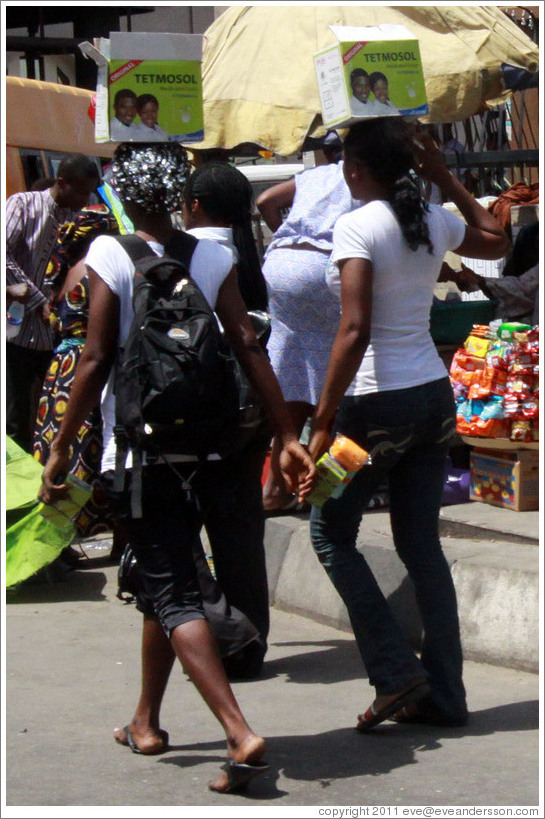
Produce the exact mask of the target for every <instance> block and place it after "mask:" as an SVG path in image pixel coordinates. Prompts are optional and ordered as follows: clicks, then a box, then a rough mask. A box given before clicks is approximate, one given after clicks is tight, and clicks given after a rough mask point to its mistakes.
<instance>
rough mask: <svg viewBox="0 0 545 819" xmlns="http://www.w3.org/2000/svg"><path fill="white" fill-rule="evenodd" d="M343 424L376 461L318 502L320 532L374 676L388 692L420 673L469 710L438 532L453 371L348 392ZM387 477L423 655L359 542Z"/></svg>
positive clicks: (315, 522) (441, 698)
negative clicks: (404, 385) (399, 386)
mask: <svg viewBox="0 0 545 819" xmlns="http://www.w3.org/2000/svg"><path fill="white" fill-rule="evenodd" d="M334 431H335V432H341V433H343V434H345V435H347V436H348V437H349V438H352V439H353V440H354V441H356V442H357V443H358V444H360V445H361V446H363V447H364V448H365V449H366V450H367V451H368V452H370V453H371V456H372V465H371V466H366V467H364V468H363V469H362V470H361V471H360V472H359V473H357V475H356V476H355V477H354V479H353V480H352V482H351V483H350V484H349V485H348V487H347V488H346V489H345V491H344V493H343V494H342V495H341V497H340V498H338V499H331V500H329V501H327V502H326V503H325V504H324V506H323V507H322V508H321V509H320V508H317V507H313V509H312V514H311V537H312V543H313V546H314V550H315V551H316V554H317V555H318V558H319V559H320V562H321V563H322V565H323V566H324V569H325V570H326V571H327V573H328V575H329V577H330V579H331V581H332V582H333V584H334V586H335V588H336V589H337V591H338V592H339V594H340V596H341V597H342V599H343V601H344V603H345V605H346V607H347V609H348V614H349V617H350V622H351V624H352V628H353V630H354V635H355V638H356V641H357V644H358V648H359V651H360V654H361V658H362V660H363V663H364V665H365V668H366V670H367V673H368V676H369V682H370V683H371V685H372V686H374V687H375V688H376V689H377V692H378V693H379V694H393V693H396V692H397V691H400V690H402V689H403V688H405V687H406V686H407V684H408V683H409V682H411V681H412V680H413V679H414V678H416V677H422V676H425V677H428V681H429V683H430V686H431V694H430V698H431V700H432V703H433V705H434V706H435V707H436V708H438V709H439V710H440V711H441V712H442V713H443V714H444V715H445V716H449V717H455V718H458V717H463V716H465V715H466V714H467V708H466V699H465V690H464V685H463V682H462V648H461V642H460V629H459V622H458V610H457V603H456V593H455V590H454V584H453V581H452V577H451V573H450V569H449V566H448V563H447V561H446V559H445V556H444V554H443V551H442V548H441V543H440V540H439V511H440V507H441V498H442V494H443V486H444V476H445V459H446V455H447V452H448V449H449V446H450V443H451V440H452V436H453V434H454V431H455V410H454V400H453V396H452V389H451V387H450V383H449V379H448V378H444V379H440V380H438V381H433V382H430V383H428V384H423V385H421V386H418V387H412V388H410V389H404V390H391V391H387V392H381V393H374V394H372V395H364V396H354V397H352V396H347V397H345V398H344V399H343V401H342V402H341V405H340V408H339V411H338V413H337V417H336V419H335V426H334ZM384 481H387V483H388V487H389V495H390V520H391V526H392V534H393V538H394V543H395V547H396V550H397V553H398V555H399V557H400V558H401V560H402V561H403V563H404V564H405V566H406V568H407V572H408V574H409V577H410V578H411V580H412V581H413V584H414V588H415V593H416V599H417V603H418V607H419V610H420V615H421V618H422V623H423V627H424V637H423V645H422V652H421V659H420V660H419V659H418V657H417V656H416V654H415V653H414V651H413V650H412V648H411V646H410V644H409V642H408V640H407V638H406V636H405V634H404V633H403V631H402V630H401V628H400V626H399V624H398V623H397V622H396V620H395V619H394V617H393V615H392V613H391V610H390V608H389V606H388V603H387V601H386V599H385V597H384V595H383V594H382V591H381V590H380V588H379V586H378V584H377V582H376V580H375V577H374V576H373V574H372V572H371V569H370V568H369V565H368V564H367V561H366V560H365V558H364V556H363V555H362V554H361V552H359V551H358V550H357V548H356V539H357V536H358V530H359V526H360V523H361V519H362V515H363V512H364V510H365V508H366V506H367V504H368V502H369V500H370V498H371V496H372V494H373V492H374V491H375V489H376V487H377V486H378V485H379V484H381V483H383V482H384Z"/></svg>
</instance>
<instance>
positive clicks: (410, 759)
mask: <svg viewBox="0 0 545 819" xmlns="http://www.w3.org/2000/svg"><path fill="white" fill-rule="evenodd" d="M94 554H95V555H98V557H93V558H92V562H91V561H90V562H89V564H88V566H87V568H85V569H83V570H77V571H75V572H71V573H69V574H68V575H67V576H66V579H65V580H64V581H63V582H57V583H55V584H53V585H47V584H26V585H24V586H23V587H21V588H20V589H19V591H18V592H17V593H15V594H10V595H9V596H8V600H9V601H8V604H7V606H6V625H7V627H6V632H7V647H6V648H7V667H6V697H7V709H6V725H5V733H6V752H7V753H6V771H7V775H6V792H5V801H6V803H7V807H6V809H5V811H4V809H3V810H2V816H4V815H5V816H6V817H7V816H10V815H16V814H14V813H11V812H10V808H12V809H13V810H14V811H15V810H16V806H19V807H20V806H30V807H29V811H28V813H27V814H26V815H28V816H38V815H44V807H43V806H45V809H47V806H55V810H54V812H53V813H52V815H54V816H74V817H76V816H77V817H80V816H84V815H90V816H94V815H102V816H108V817H110V816H111V817H116V819H117V817H124V816H127V817H133V816H137V815H145V816H150V815H157V816H195V815H206V816H209V815H220V816H221V815H236V816H241V815H244V816H252V817H253V816H258V815H260V810H261V808H268V809H269V811H272V812H269V813H268V814H267V815H268V816H275V815H281V816H292V815H293V813H292V812H291V811H290V808H293V807H299V806H339V805H343V806H356V805H375V806H376V805H381V806H382V805H385V806H399V805H408V806H423V805H430V806H434V805H437V806H438V805H443V806H444V805H449V806H450V805H454V806H457V805H458V806H459V805H465V806H467V805H469V806H475V805H497V806H507V805H509V806H537V805H538V800H539V792H538V791H539V771H538V738H539V735H538V698H539V680H538V677H537V676H536V675H535V674H531V673H526V672H523V671H517V670H513V669H508V668H501V667H493V666H490V665H485V664H477V663H473V662H468V663H467V664H466V685H467V688H468V694H469V704H470V708H471V711H472V719H471V722H470V724H469V725H468V726H467V727H465V728H458V729H440V728H431V727H411V726H400V725H394V724H392V723H386V724H384V725H383V726H380V727H379V728H377V730H376V731H375V733H374V734H373V735H369V736H363V735H360V734H357V733H356V732H355V731H354V728H353V726H354V725H355V721H356V715H357V713H358V712H360V711H362V710H363V709H364V708H365V707H367V705H368V704H369V702H370V700H371V697H372V690H371V689H370V687H369V686H368V684H367V682H366V680H364V679H362V677H363V674H362V667H361V664H360V661H359V658H358V656H357V654H356V651H355V648H354V643H353V640H352V639H351V636H350V635H349V634H347V633H346V632H345V631H339V630H337V629H334V628H331V627H328V626H326V625H323V624H320V623H317V622H315V621H313V620H311V619H308V618H303V617H299V616H297V615H295V614H293V613H286V612H281V611H278V610H275V609H273V611H272V633H271V640H270V643H271V645H270V651H269V654H268V659H267V663H266V666H265V673H264V675H263V677H262V678H260V679H259V680H256V681H252V682H246V683H236V684H235V685H234V688H235V691H236V694H237V697H238V698H239V700H240V702H241V705H242V707H243V709H244V712H245V714H246V715H247V718H248V719H249V721H250V723H251V724H252V725H253V726H254V728H255V729H256V730H257V731H259V732H261V733H262V734H263V735H264V736H266V737H267V738H268V741H269V752H268V759H269V761H270V763H271V769H270V772H269V773H267V774H266V775H264V776H262V777H261V778H260V779H258V780H255V781H254V782H252V783H251V784H250V786H249V788H248V791H247V794H246V795H245V796H240V795H219V794H213V793H211V792H209V791H208V790H207V782H208V781H209V780H210V779H211V778H212V777H213V776H214V775H215V774H216V772H217V771H218V768H219V766H220V765H221V764H222V760H223V758H224V742H223V741H222V732H221V731H220V729H219V727H218V725H217V723H216V722H215V720H214V718H213V717H212V716H211V715H210V714H209V712H208V711H207V709H206V707H205V706H204V704H203V703H202V701H201V700H200V697H199V696H198V695H197V693H196V692H195V690H194V689H193V687H192V685H191V684H190V683H189V682H188V681H187V679H186V678H185V677H184V675H183V674H182V672H181V671H180V669H179V668H177V669H176V670H175V673H174V674H173V678H172V681H171V685H170V687H169V690H168V691H167V696H166V700H165V704H164V714H163V727H164V728H166V729H167V730H168V731H169V732H170V737H171V743H172V748H171V749H170V750H169V751H168V752H167V753H166V754H165V755H164V756H161V757H142V756H137V755H134V754H131V753H130V752H128V751H127V750H126V749H125V748H122V747H121V746H119V745H116V744H115V743H114V741H113V740H112V738H111V732H112V729H113V728H114V727H115V726H117V725H123V724H125V722H126V721H127V720H128V719H129V718H130V716H131V712H132V707H133V706H134V703H135V699H136V695H137V691H138V685H139V647H140V616H139V615H138V614H137V612H136V611H135V610H134V607H133V606H126V605H123V604H122V603H121V602H119V601H118V600H117V599H116V598H115V591H116V568H115V567H114V566H110V565H103V564H104V562H105V561H104V560H101V558H100V549H97V550H95V552H94ZM32 806H42V807H40V808H39V809H38V808H37V807H36V808H33V807H32ZM73 806H78V807H73ZM89 806H90V807H91V808H93V807H97V806H98V807H102V806H110V807H109V808H108V807H105V808H104V809H103V810H101V811H97V812H96V813H93V812H88V811H86V808H89ZM112 806H113V807H112ZM134 806H143V807H144V808H145V807H146V806H154V809H153V811H150V810H144V811H143V812H138V809H137V807H134ZM192 806H206V807H208V808H209V812H208V811H205V812H204V813H202V812H201V813H199V812H198V811H192V810H191V807H192ZM226 806H228V807H229V808H231V810H232V811H235V812H234V813H228V814H227V813H226V814H223V813H222V812H221V809H222V808H224V807H226ZM3 808H4V806H3ZM19 815H20V814H19ZM297 815H310V816H317V815H318V814H317V810H311V809H310V808H308V810H307V812H304V813H302V814H301V813H298V814H297ZM384 815H388V814H384Z"/></svg>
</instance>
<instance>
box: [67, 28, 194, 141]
mask: <svg viewBox="0 0 545 819" xmlns="http://www.w3.org/2000/svg"><path fill="white" fill-rule="evenodd" d="M79 47H80V50H81V51H82V53H83V54H85V56H87V57H90V58H91V59H93V60H94V61H95V62H96V64H97V66H98V78H97V94H96V116H95V139H96V141H97V142H168V141H175V142H185V143H192V142H200V141H201V140H202V139H203V138H204V127H203V122H204V120H203V106H202V74H201V60H202V36H201V35H200V34H167V33H165V34H160V33H151V34H150V33H146V34H144V33H132V32H131V33H126V32H111V34H110V39H106V38H100V39H97V40H95V43H94V45H93V44H91V43H80V46H79Z"/></svg>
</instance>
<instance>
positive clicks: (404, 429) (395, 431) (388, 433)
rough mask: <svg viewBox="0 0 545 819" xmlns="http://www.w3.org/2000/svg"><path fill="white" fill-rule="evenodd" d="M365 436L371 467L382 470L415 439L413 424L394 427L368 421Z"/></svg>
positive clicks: (395, 459) (392, 462)
mask: <svg viewBox="0 0 545 819" xmlns="http://www.w3.org/2000/svg"><path fill="white" fill-rule="evenodd" d="M365 437H366V441H367V446H366V448H367V451H368V452H369V455H370V456H371V463H372V465H373V467H374V468H375V469H376V470H377V471H380V472H383V471H384V470H388V469H390V468H391V466H392V465H393V464H394V463H395V462H396V461H398V460H399V458H401V457H402V456H403V455H405V453H406V452H408V451H409V449H410V448H411V446H412V445H413V443H414V439H415V425H414V424H404V425H402V426H395V427H394V426H385V425H384V424H381V425H375V424H372V423H369V424H368V425H367V431H366V435H365Z"/></svg>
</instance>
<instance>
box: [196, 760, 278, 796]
mask: <svg viewBox="0 0 545 819" xmlns="http://www.w3.org/2000/svg"><path fill="white" fill-rule="evenodd" d="M221 767H222V770H223V771H225V773H226V774H227V785H226V787H225V788H214V787H212V784H210V785H209V786H208V787H209V789H210V790H211V791H216V792H217V793H232V792H233V791H240V790H242V789H243V788H245V787H246V785H247V784H248V782H249V781H250V780H251V779H254V778H255V777H256V776H260V775H261V774H263V773H265V772H266V771H268V770H269V768H270V765H268V764H267V763H266V762H258V763H257V764H256V765H245V764H244V763H242V762H235V761H234V759H228V760H227V762H226V763H225V764H224V765H222V766H221Z"/></svg>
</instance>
